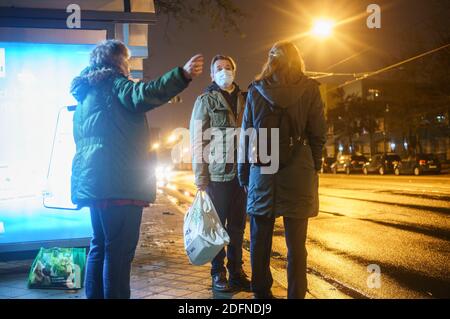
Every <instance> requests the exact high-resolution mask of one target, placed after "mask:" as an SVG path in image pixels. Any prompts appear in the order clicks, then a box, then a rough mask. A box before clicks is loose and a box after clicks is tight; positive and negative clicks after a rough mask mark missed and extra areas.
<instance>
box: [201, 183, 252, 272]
mask: <svg viewBox="0 0 450 319" xmlns="http://www.w3.org/2000/svg"><path fill="white" fill-rule="evenodd" d="M206 193H207V194H208V195H209V197H210V198H211V201H212V202H213V204H214V207H215V208H216V211H217V215H219V219H220V221H221V223H222V225H223V226H224V227H225V229H226V231H227V233H228V235H229V236H230V244H229V245H228V246H227V251H226V252H225V249H222V250H221V251H220V252H219V253H218V254H217V256H216V257H215V258H214V259H213V260H212V262H211V266H212V267H211V275H215V274H218V273H221V272H225V265H224V263H225V256H226V257H227V260H228V262H227V268H228V272H229V274H231V275H234V274H236V273H238V272H239V271H240V270H241V268H242V243H243V241H244V231H245V222H246V213H245V211H246V205H247V195H246V194H245V191H244V189H243V188H242V187H241V186H240V185H239V182H238V180H237V178H235V179H233V180H232V181H229V182H210V183H209V184H208V187H207V188H206Z"/></svg>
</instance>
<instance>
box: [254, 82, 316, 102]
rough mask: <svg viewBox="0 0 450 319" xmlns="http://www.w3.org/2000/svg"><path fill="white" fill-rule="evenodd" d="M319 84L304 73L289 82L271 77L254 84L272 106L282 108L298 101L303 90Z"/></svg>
mask: <svg viewBox="0 0 450 319" xmlns="http://www.w3.org/2000/svg"><path fill="white" fill-rule="evenodd" d="M318 85H319V82H317V81H316V80H313V79H311V78H308V77H307V76H304V75H302V76H300V77H299V78H298V80H296V81H293V82H292V83H288V84H280V83H278V82H275V81H273V80H271V79H264V80H260V81H255V82H253V86H254V87H255V88H256V89H257V90H258V92H259V93H260V94H261V95H262V96H263V97H264V98H265V99H266V100H267V101H269V103H270V104H271V105H272V106H276V107H281V108H288V107H290V106H291V105H293V104H295V103H297V102H298V101H299V98H300V97H301V96H302V95H303V92H305V91H306V90H307V89H309V88H311V87H313V86H318Z"/></svg>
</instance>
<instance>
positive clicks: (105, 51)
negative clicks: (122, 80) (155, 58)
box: [90, 40, 130, 72]
mask: <svg viewBox="0 0 450 319" xmlns="http://www.w3.org/2000/svg"><path fill="white" fill-rule="evenodd" d="M129 58H130V50H129V49H128V48H127V46H126V45H125V44H124V43H123V42H121V41H119V40H105V41H103V42H101V43H100V44H98V45H97V46H96V47H95V48H94V50H92V52H91V57H90V64H91V66H93V67H108V68H113V69H117V70H119V71H121V72H124V71H125V70H127V68H128V59H129Z"/></svg>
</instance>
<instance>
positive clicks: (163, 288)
mask: <svg viewBox="0 0 450 319" xmlns="http://www.w3.org/2000/svg"><path fill="white" fill-rule="evenodd" d="M183 218H184V214H183V212H182V211H181V210H180V209H179V208H178V207H176V206H175V205H174V204H172V203H171V202H170V201H169V199H168V198H167V197H166V196H165V195H162V194H159V195H158V198H157V201H156V203H155V204H153V205H151V207H149V208H146V209H145V210H144V214H143V219H142V226H141V237H140V241H139V244H138V248H137V251H136V257H135V260H134V263H133V268H132V274H131V289H132V290H131V298H133V299H174V298H177V299H249V298H252V297H253V296H252V294H251V293H249V292H234V293H216V292H214V291H212V289H211V276H210V266H209V265H204V266H193V265H191V264H190V263H189V260H188V258H187V256H186V254H185V251H184V245H183ZM31 263H32V260H24V261H12V262H0V299H12V298H19V299H83V298H85V294H84V289H81V290H78V291H63V290H42V289H28V288H27V278H28V271H29V269H30V266H31ZM244 269H245V271H246V272H247V274H250V262H249V260H248V253H246V251H244ZM272 291H273V293H274V295H275V296H276V297H278V298H286V290H285V289H284V288H283V287H282V286H281V285H279V284H278V283H277V282H276V281H275V282H274V285H273V289H272Z"/></svg>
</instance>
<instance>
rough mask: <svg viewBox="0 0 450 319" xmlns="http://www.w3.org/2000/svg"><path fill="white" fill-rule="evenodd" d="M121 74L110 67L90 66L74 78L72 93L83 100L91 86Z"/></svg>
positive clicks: (79, 99)
mask: <svg viewBox="0 0 450 319" xmlns="http://www.w3.org/2000/svg"><path fill="white" fill-rule="evenodd" d="M119 76H123V75H122V74H120V73H119V72H117V71H116V70H115V69H112V68H110V67H105V66H97V67H92V66H89V67H87V68H85V69H84V70H83V71H82V72H81V73H80V75H79V76H77V77H76V78H74V79H73V81H72V84H71V86H70V93H71V94H72V95H73V96H74V97H75V99H76V100H77V101H83V100H84V98H85V97H86V95H87V93H88V92H89V90H90V89H91V88H93V87H96V86H98V85H100V84H102V83H104V82H105V81H109V80H111V79H113V78H116V77H119Z"/></svg>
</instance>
